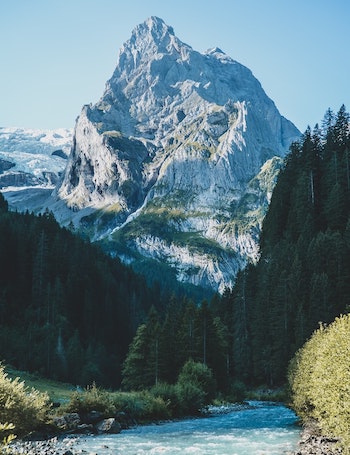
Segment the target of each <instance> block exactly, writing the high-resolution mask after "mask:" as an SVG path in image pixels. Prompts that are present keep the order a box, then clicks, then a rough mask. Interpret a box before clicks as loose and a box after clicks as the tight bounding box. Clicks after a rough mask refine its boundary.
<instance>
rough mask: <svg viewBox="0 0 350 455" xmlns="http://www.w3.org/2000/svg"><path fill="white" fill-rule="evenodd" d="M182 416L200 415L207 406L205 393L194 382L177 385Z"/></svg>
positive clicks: (179, 408)
mask: <svg viewBox="0 0 350 455" xmlns="http://www.w3.org/2000/svg"><path fill="white" fill-rule="evenodd" d="M175 388H176V396H177V400H178V411H179V413H180V414H190V415H192V414H198V413H199V411H200V409H201V408H203V407H204V406H205V404H207V401H206V399H205V395H206V394H205V392H204V390H202V389H201V388H200V387H199V386H198V385H196V384H194V383H193V382H187V383H186V382H182V383H177V384H176V385H175Z"/></svg>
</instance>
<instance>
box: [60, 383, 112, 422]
mask: <svg viewBox="0 0 350 455" xmlns="http://www.w3.org/2000/svg"><path fill="white" fill-rule="evenodd" d="M62 411H63V412H77V413H78V414H87V413H89V412H91V411H98V412H100V413H101V414H102V415H103V416H105V417H110V416H112V415H113V414H114V413H115V405H114V403H113V400H112V397H111V394H110V393H108V392H107V391H106V390H103V389H100V388H98V387H96V385H95V384H93V385H92V386H88V387H86V389H85V390H83V391H81V392H79V391H76V392H73V393H72V396H71V399H70V401H69V402H68V403H67V404H66V405H65V406H63V407H62Z"/></svg>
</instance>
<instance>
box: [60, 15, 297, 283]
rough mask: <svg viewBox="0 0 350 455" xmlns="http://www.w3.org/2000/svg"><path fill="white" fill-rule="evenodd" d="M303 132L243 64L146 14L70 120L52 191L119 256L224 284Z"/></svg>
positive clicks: (247, 253) (246, 249) (250, 255)
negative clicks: (95, 98) (92, 96)
mask: <svg viewBox="0 0 350 455" xmlns="http://www.w3.org/2000/svg"><path fill="white" fill-rule="evenodd" d="M299 135H300V133H299V131H298V130H297V129H296V127H295V126H294V125H293V124H292V123H291V122H289V121H288V120H286V119H285V118H284V117H282V116H281V115H280V114H279V112H278V110H277V108H276V106H275V104H274V103H273V101H272V100H271V99H270V98H269V97H268V96H267V95H266V94H265V92H264V91H263V89H262V87H261V85H260V83H259V81H258V80H257V79H256V78H255V77H254V76H253V74H252V73H251V71H250V70H249V69H248V68H246V67H245V66H243V65H241V64H239V63H238V62H236V61H234V60H233V59H232V58H231V57H229V56H227V55H226V54H225V53H224V52H222V51H221V50H220V49H218V48H214V49H211V50H208V51H207V52H205V53H204V54H202V53H199V52H197V51H195V50H193V49H192V48H191V47H190V46H189V45H187V44H184V43H183V42H181V41H180V40H179V39H178V38H177V37H176V36H175V34H174V31H173V29H172V28H171V27H169V26H167V25H166V24H165V23H164V22H163V21H162V20H161V19H159V18H156V17H151V18H150V19H148V20H146V21H145V22H144V23H143V24H141V25H138V26H137V27H136V28H135V29H134V31H133V32H132V35H131V38H130V39H129V40H128V41H127V42H126V43H125V44H124V45H123V46H122V48H121V50H120V53H119V58H118V61H117V66H116V69H115V71H114V73H113V75H112V77H111V79H110V80H109V81H108V82H107V84H106V88H105V91H104V94H103V96H102V98H101V99H100V101H99V102H98V103H96V104H95V105H90V106H84V108H83V110H82V112H81V114H80V116H79V117H78V119H77V123H76V127H75V133H74V138H73V146H72V150H71V154H70V157H69V159H68V163H67V167H66V170H65V173H64V176H63V179H62V181H61V184H60V185H59V186H58V187H57V190H56V192H55V197H56V199H57V200H61V201H64V203H65V205H66V207H68V208H69V209H71V211H72V213H74V214H75V215H74V220H75V223H76V224H77V226H78V227H80V228H82V229H85V231H86V232H87V233H88V234H89V235H90V236H91V238H92V239H93V240H97V239H104V243H105V244H107V243H108V242H109V245H110V247H109V249H110V251H111V252H113V253H115V254H119V255H121V254H122V256H123V258H124V259H125V260H128V261H136V260H142V258H143V257H148V258H153V259H154V260H156V261H161V262H163V263H166V264H168V265H169V266H170V267H173V268H175V269H176V270H177V276H178V279H179V280H181V281H184V282H190V283H192V284H196V285H201V286H204V287H210V288H212V289H215V290H220V291H222V290H223V289H224V287H225V286H226V285H231V284H232V283H233V281H234V278H235V275H236V274H237V271H238V270H239V269H240V268H242V267H243V266H244V265H245V264H246V263H247V261H249V260H252V261H254V260H256V258H257V254H258V250H257V240H258V235H259V230H260V227H261V222H262V219H263V216H264V213H265V210H266V207H267V204H268V201H269V197H270V195H271V192H272V189H273V185H274V183H275V179H276V175H277V172H278V169H279V168H280V165H281V157H283V156H284V155H285V153H286V152H287V150H288V148H289V145H290V143H291V142H292V141H293V140H295V139H297V138H298V137H299ZM54 207H55V210H56V214H57V217H58V218H60V216H61V215H60V213H62V208H59V207H61V206H60V205H59V204H58V203H56V205H54ZM64 213H65V220H66V221H67V211H65V212H64ZM79 213H80V214H81V216H79ZM87 213H88V216H87V215H86V214H87ZM61 218H62V219H63V217H61ZM68 218H69V217H68ZM121 251H122V253H121Z"/></svg>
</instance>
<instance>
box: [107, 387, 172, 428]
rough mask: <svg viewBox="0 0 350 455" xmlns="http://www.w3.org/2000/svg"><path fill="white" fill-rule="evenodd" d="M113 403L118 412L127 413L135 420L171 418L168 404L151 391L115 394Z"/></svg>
mask: <svg viewBox="0 0 350 455" xmlns="http://www.w3.org/2000/svg"><path fill="white" fill-rule="evenodd" d="M113 403H114V406H115V409H116V412H125V413H127V414H128V415H129V416H130V417H132V418H133V419H135V420H141V421H149V420H160V419H167V418H169V417H170V416H171V413H170V409H169V407H168V403H167V402H166V401H165V400H164V399H163V397H161V396H156V395H154V394H153V393H151V392H149V391H141V392H115V393H113Z"/></svg>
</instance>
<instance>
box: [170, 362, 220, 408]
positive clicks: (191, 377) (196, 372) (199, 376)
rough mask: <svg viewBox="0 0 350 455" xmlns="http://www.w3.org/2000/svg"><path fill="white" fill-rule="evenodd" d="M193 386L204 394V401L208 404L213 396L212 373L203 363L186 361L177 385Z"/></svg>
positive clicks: (213, 383) (213, 381) (213, 382)
mask: <svg viewBox="0 0 350 455" xmlns="http://www.w3.org/2000/svg"><path fill="white" fill-rule="evenodd" d="M188 383H190V384H193V385H195V386H196V387H198V388H199V389H200V390H201V391H202V392H204V396H205V401H206V402H209V401H210V400H211V399H212V398H213V397H214V395H215V380H214V377H213V372H212V371H211V369H210V368H209V367H207V366H206V365H205V364H204V363H201V362H194V361H193V360H188V361H187V362H186V363H185V365H184V366H183V367H182V369H181V371H180V374H179V377H178V380H177V384H179V385H185V384H188Z"/></svg>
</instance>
